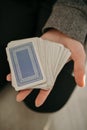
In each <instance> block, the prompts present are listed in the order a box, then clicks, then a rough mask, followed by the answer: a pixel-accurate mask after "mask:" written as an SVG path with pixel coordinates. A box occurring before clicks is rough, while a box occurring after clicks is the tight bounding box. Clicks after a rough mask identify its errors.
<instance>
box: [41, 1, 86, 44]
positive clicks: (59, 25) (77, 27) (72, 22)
mask: <svg viewBox="0 0 87 130" xmlns="http://www.w3.org/2000/svg"><path fill="white" fill-rule="evenodd" d="M48 28H55V29H58V30H59V31H61V32H63V33H65V34H67V35H68V36H70V37H71V38H74V39H76V40H78V41H80V42H81V43H83V44H84V43H87V0H57V1H56V3H55V5H54V6H53V10H52V13H51V15H50V17H49V19H48V20H47V22H46V24H45V26H44V28H43V30H44V31H45V30H46V29H48Z"/></svg>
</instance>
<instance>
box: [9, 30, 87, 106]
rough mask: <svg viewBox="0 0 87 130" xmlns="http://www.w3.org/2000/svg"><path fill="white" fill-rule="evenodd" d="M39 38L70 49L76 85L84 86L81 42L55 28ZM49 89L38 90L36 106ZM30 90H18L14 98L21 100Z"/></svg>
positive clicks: (40, 103) (43, 98)
mask: <svg viewBox="0 0 87 130" xmlns="http://www.w3.org/2000/svg"><path fill="white" fill-rule="evenodd" d="M41 38H42V39H47V40H50V41H54V42H58V43H61V44H63V45H64V46H65V47H67V48H68V49H70V51H71V57H70V59H69V60H71V59H72V60H73V61H74V76H75V81H76V83H77V85H78V86H80V87H84V86H85V61H86V54H85V51H84V48H83V46H82V44H81V43H80V42H79V41H76V40H74V39H72V38H70V37H68V36H67V35H65V34H63V33H61V32H59V31H58V30H55V29H50V30H49V31H48V32H46V33H44V34H43V35H42V36H41ZM7 80H8V81H11V74H9V75H7ZM60 87H61V86H60ZM51 90H52V89H49V90H42V89H41V90H40V92H39V94H38V96H37V97H36V100H35V105H36V107H39V106H41V105H42V104H43V103H44V101H45V100H46V98H47V96H48V95H49V93H50V92H51ZM31 92H32V89H27V90H22V91H19V92H18V94H17V97H16V100H17V101H18V102H21V101H23V100H24V99H25V98H26V97H27V96H28V95H29V94H30V93H31Z"/></svg>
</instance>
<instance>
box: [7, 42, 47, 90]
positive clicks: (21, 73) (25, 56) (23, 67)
mask: <svg viewBox="0 0 87 130" xmlns="http://www.w3.org/2000/svg"><path fill="white" fill-rule="evenodd" d="M7 54H8V55H9V58H10V66H11V72H12V71H13V72H14V73H13V75H14V76H15V78H14V80H15V85H16V83H17V85H16V86H15V87H16V90H20V89H25V88H26V87H28V88H29V87H32V86H35V85H37V84H40V83H43V82H45V81H46V78H45V75H44V72H43V70H42V67H41V63H40V60H39V57H38V55H37V52H36V50H35V48H34V45H33V43H32V42H30V43H24V44H22V45H19V46H18V45H17V46H14V47H11V48H9V49H7ZM13 86H14V84H13ZM21 87H22V88H21Z"/></svg>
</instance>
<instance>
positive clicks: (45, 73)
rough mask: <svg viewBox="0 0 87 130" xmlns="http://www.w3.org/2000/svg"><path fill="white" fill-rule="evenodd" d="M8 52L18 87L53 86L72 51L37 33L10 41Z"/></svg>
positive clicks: (21, 88) (12, 72)
mask: <svg viewBox="0 0 87 130" xmlns="http://www.w3.org/2000/svg"><path fill="white" fill-rule="evenodd" d="M6 52H7V58H8V62H9V66H10V69H11V76H12V86H13V87H14V88H15V90H16V91H19V90H23V89H30V88H41V89H49V88H52V87H53V85H54V83H55V80H56V78H57V76H58V74H59V73H60V71H61V69H62V68H63V66H64V65H65V63H66V62H67V60H68V59H69V57H70V55H71V52H70V50H69V49H67V48H65V47H64V46H63V45H61V44H59V43H55V42H51V41H48V40H43V39H41V38H37V37H35V38H29V39H23V40H16V41H11V42H10V43H9V44H8V46H7V48H6Z"/></svg>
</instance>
